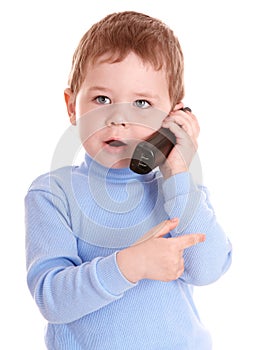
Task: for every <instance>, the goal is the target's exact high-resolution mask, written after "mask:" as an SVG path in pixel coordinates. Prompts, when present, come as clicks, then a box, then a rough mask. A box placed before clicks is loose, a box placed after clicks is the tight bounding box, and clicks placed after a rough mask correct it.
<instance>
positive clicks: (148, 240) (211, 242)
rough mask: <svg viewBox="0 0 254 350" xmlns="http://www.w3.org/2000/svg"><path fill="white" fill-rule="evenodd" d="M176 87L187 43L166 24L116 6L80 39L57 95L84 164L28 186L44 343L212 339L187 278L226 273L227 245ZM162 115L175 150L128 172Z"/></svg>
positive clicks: (164, 344)
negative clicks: (199, 174) (197, 173)
mask: <svg viewBox="0 0 254 350" xmlns="http://www.w3.org/2000/svg"><path fill="white" fill-rule="evenodd" d="M183 96H184V87H183V56H182V51H181V48H180V45H179V42H178V40H177V39H176V37H175V36H174V34H173V32H172V31H171V30H170V29H169V28H168V27H167V26H166V25H165V24H163V23H162V22H161V21H159V20H157V19H154V18H151V17H149V16H147V15H144V14H141V13H135V12H122V13H116V14H111V15H109V16H107V17H105V18H104V19H102V20H101V21H100V22H98V23H96V24H95V25H94V26H93V27H92V28H91V29H90V30H89V31H88V32H87V33H86V34H85V35H84V36H83V38H82V39H81V41H80V43H79V45H78V48H77V49H76V52H75V54H74V57H73V64H72V70H71V73H70V78H69V87H68V88H67V89H66V90H65V101H66V104H67V110H68V114H69V117H70V121H71V123H72V124H73V125H76V127H78V128H79V132H80V139H81V142H82V144H83V146H84V148H85V151H86V155H85V161H84V163H82V164H81V165H80V166H70V167H64V168H61V169H58V170H56V171H53V172H51V173H49V174H45V175H42V176H41V177H39V178H38V179H36V180H35V181H34V183H33V184H32V185H31V187H30V189H29V191H28V194H27V196H26V230H27V237H26V242H27V246H26V247H27V269H28V285H29V288H30V291H31V293H32V295H33V297H34V299H35V301H36V303H37V305H38V307H39V309H40V311H41V312H42V314H43V316H44V317H45V318H46V319H47V320H48V327H47V332H46V344H47V347H48V349H52V350H53V349H54V350H56V349H61V350H63V349H68V350H70V349H79V350H81V349H89V350H100V349H103V350H104V349H114V350H116V349H126V350H127V349H128V350H130V349H131V350H135V349H138V350H142V349H146V350H148V349H150V350H157V349H172V350H173V349H178V350H179V349H181V350H182V349H184V350H186V349H191V350H209V349H211V348H212V345H211V339H210V335H209V333H208V332H207V330H206V329H205V328H204V327H203V325H202V323H201V321H200V319H199V316H198V312H197V310H196V308H195V305H194V302H193V298H192V289H193V286H194V285H205V284H209V283H212V282H214V281H215V280H217V279H218V278H220V276H221V275H222V274H223V273H225V271H226V270H227V269H228V268H229V266H230V263H231V245H230V242H229V241H228V239H227V237H226V236H225V234H224V232H223V230H222V229H221V227H220V226H219V224H218V223H217V221H216V217H215V214H214V211H213V209H212V206H211V204H210V202H209V199H208V196H207V192H206V189H205V188H204V187H203V186H197V185H195V184H194V182H193V180H192V177H191V174H190V173H189V172H188V168H189V165H190V163H191V161H192V158H193V156H194V154H195V152H196V149H197V137H198V134H199V125H198V122H197V119H196V117H195V116H194V115H193V114H192V112H190V111H188V110H187V111H186V110H183V103H182V102H181V101H182V99H183ZM161 126H163V127H166V128H169V129H170V130H171V131H172V132H173V133H174V134H175V136H176V145H175V147H174V148H173V150H172V151H171V153H170V154H169V156H168V158H167V159H166V161H165V162H163V164H161V165H160V167H159V169H156V170H155V171H153V172H151V173H149V174H147V175H138V174H135V173H134V172H132V171H131V170H130V169H129V163H130V158H131V155H132V152H133V150H134V147H135V146H136V145H137V143H138V142H140V141H141V140H144V139H146V138H147V137H148V136H150V135H151V134H152V133H153V132H154V130H158V129H159V128H160V127H161ZM195 232H197V233H195Z"/></svg>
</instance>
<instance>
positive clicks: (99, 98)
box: [94, 95, 111, 105]
mask: <svg viewBox="0 0 254 350" xmlns="http://www.w3.org/2000/svg"><path fill="white" fill-rule="evenodd" d="M94 100H95V101H96V102H97V103H98V104H100V105H108V104H110V103H111V100H110V98H109V97H107V96H103V95H101V96H97V97H95V99H94Z"/></svg>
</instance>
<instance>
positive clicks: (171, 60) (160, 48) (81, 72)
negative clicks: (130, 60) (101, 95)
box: [69, 11, 184, 107]
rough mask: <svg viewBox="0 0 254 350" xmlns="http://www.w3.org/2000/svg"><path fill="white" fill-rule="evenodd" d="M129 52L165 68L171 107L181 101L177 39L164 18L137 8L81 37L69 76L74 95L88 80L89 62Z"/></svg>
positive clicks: (109, 18) (118, 58) (110, 17)
mask: <svg viewBox="0 0 254 350" xmlns="http://www.w3.org/2000/svg"><path fill="white" fill-rule="evenodd" d="M130 52H134V53H135V54H136V55H137V56H139V57H140V58H141V59H142V60H143V61H144V62H145V63H150V64H151V65H152V66H153V67H154V69H156V70H160V69H162V68H165V71H166V74H167V79H168V85H169V98H170V100H171V103H172V107H174V106H175V105H176V104H177V103H178V102H180V101H181V100H182V98H183V96H184V82H183V68H184V67H183V66H184V64H183V54H182V50H181V47H180V44H179V41H178V39H177V38H176V36H175V35H174V33H173V31H172V30H171V29H170V28H169V27H168V26H167V25H166V24H164V23H163V22H162V21H160V20H158V19H156V18H153V17H150V16H148V15H145V14H142V13H138V12H134V11H124V12H119V13H113V14H110V15H108V16H106V17H105V18H103V19H102V20H101V21H99V22H98V23H95V24H94V25H93V26H92V27H91V28H90V29H89V30H88V31H87V32H86V33H85V34H84V36H83V37H82V38H81V40H80V42H79V45H78V47H77V48H76V50H75V52H74V55H73V60H72V68H71V72H70V75H69V87H70V89H71V91H72V92H73V93H74V96H75V97H76V95H77V93H78V91H79V89H80V87H81V84H82V83H83V81H84V79H85V75H86V70H87V68H88V65H89V64H93V63H95V62H96V60H98V59H99V58H100V57H101V56H103V55H105V54H107V55H108V56H107V61H108V62H111V63H113V62H119V61H121V60H123V59H124V58H125V57H126V56H127V55H128V53H130Z"/></svg>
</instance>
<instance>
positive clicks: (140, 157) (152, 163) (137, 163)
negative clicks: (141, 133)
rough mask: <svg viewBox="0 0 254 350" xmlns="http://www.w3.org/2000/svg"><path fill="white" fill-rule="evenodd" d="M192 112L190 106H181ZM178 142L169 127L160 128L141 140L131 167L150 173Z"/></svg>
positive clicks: (142, 172) (184, 109)
mask: <svg viewBox="0 0 254 350" xmlns="http://www.w3.org/2000/svg"><path fill="white" fill-rule="evenodd" d="M181 110H183V111H189V112H191V109H190V108H189V107H184V108H181ZM175 144H176V137H175V135H174V134H173V133H172V132H171V131H170V130H169V129H167V128H160V129H159V130H158V131H156V132H154V133H153V134H152V135H151V136H150V137H149V138H148V139H147V140H144V141H142V142H140V143H139V144H138V145H137V146H136V148H135V150H134V153H133V155H132V158H131V162H130V169H131V170H132V171H134V172H135V173H138V174H148V173H149V172H150V171H152V170H153V169H154V168H156V167H157V166H158V165H159V164H161V163H163V162H164V161H165V160H166V158H167V157H168V155H169V153H170V152H171V150H172V149H173V148H174V146H175Z"/></svg>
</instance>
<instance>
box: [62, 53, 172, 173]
mask: <svg viewBox="0 0 254 350" xmlns="http://www.w3.org/2000/svg"><path fill="white" fill-rule="evenodd" d="M103 59H105V57H103ZM103 59H100V60H98V61H97V62H96V63H95V64H94V65H92V66H90V67H89V68H88V70H87V74H86V78H85V80H84V82H83V84H82V85H81V88H80V90H79V92H78V94H77V96H76V101H75V103H74V102H72V101H73V96H72V94H71V93H70V91H69V89H67V90H66V91H65V97H66V101H67V107H68V112H69V115H70V117H71V121H72V123H75V121H73V116H75V117H76V122H77V124H78V127H79V130H80V137H81V140H82V144H83V146H84V148H85V150H86V152H87V153H88V154H89V155H90V156H91V157H92V158H94V159H95V160H96V161H97V162H99V163H101V164H102V165H104V166H106V167H113V168H122V167H128V166H129V162H130V158H131V156H132V153H133V151H134V148H135V146H136V145H137V143H138V142H140V141H141V140H144V139H145V138H147V137H148V136H150V135H151V134H152V133H153V132H154V131H155V130H158V129H159V128H160V127H161V124H162V121H163V120H164V118H165V117H166V116H167V115H168V114H169V112H170V110H171V107H172V106H171V103H170V99H169V93H168V81H167V79H166V73H165V71H164V70H159V71H157V70H155V69H154V68H153V67H152V66H151V65H150V64H144V63H143V62H142V61H141V59H140V58H139V57H138V56H136V55H135V54H134V53H130V54H129V55H128V56H127V57H126V58H125V59H124V60H123V61H121V62H116V63H109V62H105V60H103Z"/></svg>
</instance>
